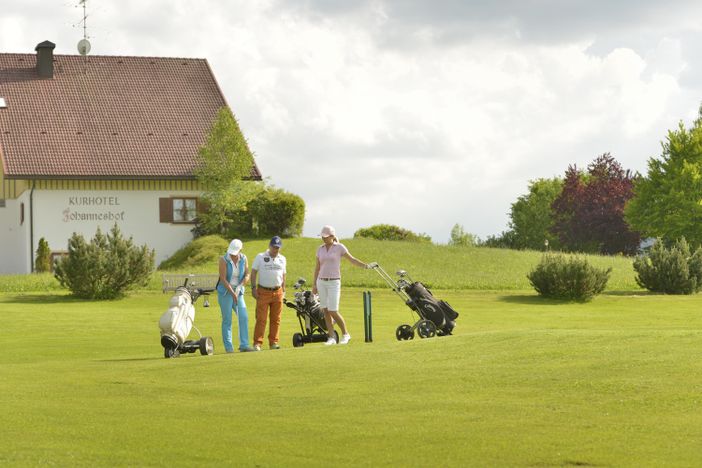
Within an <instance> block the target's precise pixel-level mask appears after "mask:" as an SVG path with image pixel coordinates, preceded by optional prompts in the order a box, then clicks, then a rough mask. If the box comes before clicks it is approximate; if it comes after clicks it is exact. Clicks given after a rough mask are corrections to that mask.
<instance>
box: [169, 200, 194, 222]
mask: <svg viewBox="0 0 702 468" xmlns="http://www.w3.org/2000/svg"><path fill="white" fill-rule="evenodd" d="M195 218H197V201H196V200H195V199H194V198H174V199H173V222H174V223H192V222H195Z"/></svg>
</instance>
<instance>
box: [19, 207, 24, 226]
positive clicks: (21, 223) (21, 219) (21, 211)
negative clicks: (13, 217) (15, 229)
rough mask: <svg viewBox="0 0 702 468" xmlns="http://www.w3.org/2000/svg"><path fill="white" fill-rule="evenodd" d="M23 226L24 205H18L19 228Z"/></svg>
mask: <svg viewBox="0 0 702 468" xmlns="http://www.w3.org/2000/svg"><path fill="white" fill-rule="evenodd" d="M23 224H24V203H20V226H21V225H23Z"/></svg>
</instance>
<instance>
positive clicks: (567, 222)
mask: <svg viewBox="0 0 702 468" xmlns="http://www.w3.org/2000/svg"><path fill="white" fill-rule="evenodd" d="M634 178H635V177H634V176H633V175H632V174H631V173H630V172H629V171H624V169H622V166H621V165H620V164H619V163H618V162H617V161H616V160H615V159H614V158H613V157H612V156H611V155H610V154H609V153H605V154H603V155H601V156H599V157H597V158H596V159H595V160H594V161H593V162H592V163H591V164H590V165H589V166H588V172H587V175H583V174H582V172H580V171H578V170H577V169H576V168H575V166H569V167H568V170H567V171H566V180H565V183H564V186H563V192H561V195H560V196H559V197H558V198H557V199H556V200H555V201H554V202H553V205H552V209H553V211H554V218H555V219H556V222H555V223H554V226H553V232H554V234H556V235H558V237H559V239H560V240H561V242H562V244H563V245H564V246H565V247H566V248H567V249H568V250H572V251H579V252H599V253H602V254H616V253H623V254H629V255H630V254H634V253H636V251H637V249H638V247H639V243H640V240H641V238H640V235H639V233H638V232H635V231H632V230H631V229H630V228H629V226H628V224H627V223H626V221H625V220H624V205H625V204H626V202H627V201H628V200H629V199H630V198H631V197H632V196H633V185H634Z"/></svg>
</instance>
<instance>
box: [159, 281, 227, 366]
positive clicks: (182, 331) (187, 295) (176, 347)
mask: <svg viewBox="0 0 702 468" xmlns="http://www.w3.org/2000/svg"><path fill="white" fill-rule="evenodd" d="M196 298H197V296H196ZM194 325H195V306H194V305H193V296H192V294H191V292H190V291H189V290H188V289H187V288H186V287H184V286H180V287H178V288H177V289H176V290H175V294H173V296H172V297H171V300H170V301H169V303H168V310H167V311H166V312H165V313H164V314H163V315H162V316H161V319H160V320H159V322H158V326H159V328H160V329H161V345H162V346H163V349H164V357H166V358H171V357H178V356H179V355H180V354H181V353H194V352H195V351H197V350H200V354H202V355H207V354H213V353H214V343H213V341H212V338H211V337H209V336H208V337H203V336H202V334H201V333H200V330H198V329H197V327H195V326H194ZM193 328H195V330H196V331H197V334H198V335H199V336H200V338H199V339H198V340H188V339H187V338H188V335H189V334H190V331H191V330H192V329H193Z"/></svg>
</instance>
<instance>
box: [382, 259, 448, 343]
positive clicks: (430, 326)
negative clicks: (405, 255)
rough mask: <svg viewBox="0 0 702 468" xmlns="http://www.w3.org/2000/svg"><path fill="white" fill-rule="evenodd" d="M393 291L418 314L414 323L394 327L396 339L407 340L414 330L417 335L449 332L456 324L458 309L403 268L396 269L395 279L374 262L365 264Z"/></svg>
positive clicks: (439, 334)
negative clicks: (415, 279)
mask: <svg viewBox="0 0 702 468" xmlns="http://www.w3.org/2000/svg"><path fill="white" fill-rule="evenodd" d="M369 266H370V267H371V268H372V269H374V270H375V271H377V272H378V274H379V275H380V277H381V278H383V280H385V282H386V283H387V284H388V286H390V288H391V289H392V290H393V291H394V292H395V293H397V295H398V296H400V298H401V299H402V300H403V302H404V303H405V304H406V305H407V306H408V307H409V308H410V310H412V312H415V313H416V314H417V315H418V316H419V320H417V321H416V322H415V323H414V325H407V324H402V325H400V326H399V327H397V330H395V337H396V338H397V339H398V340H411V339H413V338H414V332H415V330H416V331H417V334H418V335H419V337H420V338H432V337H434V336H437V335H438V336H445V335H450V334H451V332H452V331H453V327H455V326H456V318H458V312H456V311H455V310H454V309H453V307H451V306H450V305H449V303H448V302H446V301H437V300H436V298H435V297H434V296H433V295H432V293H431V291H429V290H428V289H427V288H426V287H425V286H424V285H423V284H422V283H420V282H418V281H414V280H412V278H411V277H410V276H409V274H408V273H407V272H406V271H405V270H399V271H398V272H397V276H398V277H399V279H398V280H397V282H395V280H394V279H393V278H392V277H391V276H390V275H389V274H387V273H386V272H385V270H383V269H382V267H381V266H380V265H378V264H377V263H371V264H370V265H369Z"/></svg>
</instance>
